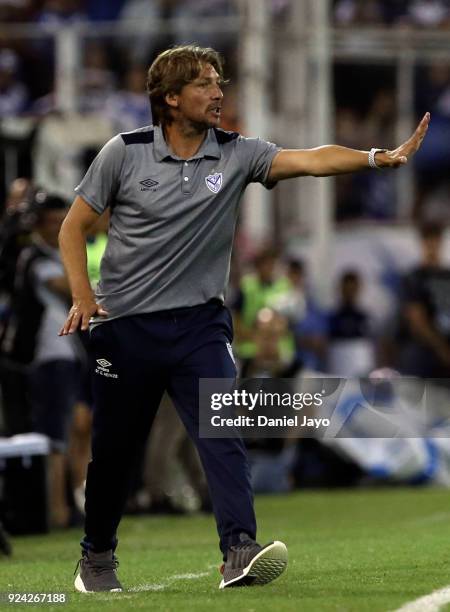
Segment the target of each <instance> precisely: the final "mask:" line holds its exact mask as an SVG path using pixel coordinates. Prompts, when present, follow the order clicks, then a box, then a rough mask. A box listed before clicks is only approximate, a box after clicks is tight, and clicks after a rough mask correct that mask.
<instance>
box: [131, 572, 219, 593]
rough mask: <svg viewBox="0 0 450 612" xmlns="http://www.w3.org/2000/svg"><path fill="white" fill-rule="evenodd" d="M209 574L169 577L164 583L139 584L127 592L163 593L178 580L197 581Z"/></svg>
mask: <svg viewBox="0 0 450 612" xmlns="http://www.w3.org/2000/svg"><path fill="white" fill-rule="evenodd" d="M209 574H210V572H198V573H197V574H175V575H174V576H169V578H167V580H165V581H164V582H161V583H155V584H141V585H139V586H137V587H133V588H131V589H127V590H128V591H133V592H141V591H164V589H167V588H168V587H170V586H171V585H172V584H173V583H174V582H178V581H179V580H198V579H199V578H204V577H205V576H209Z"/></svg>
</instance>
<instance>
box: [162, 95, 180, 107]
mask: <svg viewBox="0 0 450 612" xmlns="http://www.w3.org/2000/svg"><path fill="white" fill-rule="evenodd" d="M165 101H166V104H167V105H168V106H170V107H171V108H178V106H179V96H178V95H177V94H175V93H168V94H166V97H165Z"/></svg>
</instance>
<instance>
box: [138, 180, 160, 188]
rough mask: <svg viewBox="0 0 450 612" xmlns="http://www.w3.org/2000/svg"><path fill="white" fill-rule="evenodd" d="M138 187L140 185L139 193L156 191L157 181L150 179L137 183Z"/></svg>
mask: <svg viewBox="0 0 450 612" xmlns="http://www.w3.org/2000/svg"><path fill="white" fill-rule="evenodd" d="M139 185H142V187H141V191H156V187H157V186H158V185H159V183H158V181H154V180H153V179H151V178H148V179H145V180H144V181H139Z"/></svg>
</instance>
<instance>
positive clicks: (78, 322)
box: [58, 303, 108, 336]
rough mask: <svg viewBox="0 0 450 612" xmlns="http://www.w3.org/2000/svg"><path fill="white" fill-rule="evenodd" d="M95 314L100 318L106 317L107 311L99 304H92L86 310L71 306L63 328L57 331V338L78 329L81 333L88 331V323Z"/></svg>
mask: <svg viewBox="0 0 450 612" xmlns="http://www.w3.org/2000/svg"><path fill="white" fill-rule="evenodd" d="M94 314H97V315H99V316H101V317H107V316H108V311H107V310H105V309H104V308H103V306H100V305H99V304H95V303H94V304H93V305H91V306H90V307H88V308H82V307H77V306H72V308H71V309H70V310H69V314H68V316H67V319H66V321H65V323H64V325H63V327H62V328H61V329H60V330H59V333H58V335H59V336H67V335H68V334H73V333H75V332H76V331H77V329H78V328H80V329H81V330H82V331H86V330H87V329H89V321H90V319H91V317H92V315H94Z"/></svg>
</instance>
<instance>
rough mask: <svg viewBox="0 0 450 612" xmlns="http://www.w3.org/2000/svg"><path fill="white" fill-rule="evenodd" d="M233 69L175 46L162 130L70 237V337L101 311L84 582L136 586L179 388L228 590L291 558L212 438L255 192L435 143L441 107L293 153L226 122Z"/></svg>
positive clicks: (80, 213) (82, 196)
mask: <svg viewBox="0 0 450 612" xmlns="http://www.w3.org/2000/svg"><path fill="white" fill-rule="evenodd" d="M222 74H223V72H222V63H221V60H220V58H219V56H218V54H217V53H216V52H215V51H213V50H212V49H202V48H199V47H194V46H184V47H177V48H174V49H170V50H168V51H165V52H164V53H162V54H160V55H159V56H158V57H157V59H156V60H155V61H154V62H153V64H152V66H151V67H150V69H149V72H148V81H147V87H148V92H149V97H150V103H151V107H152V114H153V119H154V125H153V126H151V127H144V128H141V129H139V130H135V131H134V132H129V133H126V134H119V135H118V136H116V137H115V138H113V139H112V140H110V141H109V142H108V143H107V144H106V145H105V147H104V148H103V149H102V151H101V152H100V153H99V155H98V156H97V158H96V159H95V160H94V162H93V164H92V166H91V167H90V169H89V170H88V172H87V174H86V176H85V178H84V179H83V180H82V182H81V183H80V185H79V186H78V187H77V188H76V192H77V197H76V199H75V201H74V203H73V205H72V208H71V210H70V212H69V214H68V216H67V217H66V220H65V222H64V225H63V227H62V230H61V234H60V245H61V251H62V256H63V261H64V264H65V266H66V269H67V273H68V276H69V279H70V283H71V288H72V294H73V306H72V308H71V309H70V312H69V315H68V318H67V320H66V323H65V325H64V326H63V328H62V329H61V331H60V334H61V335H66V334H71V333H74V332H75V331H76V330H77V329H78V328H79V327H80V328H81V329H87V328H88V326H89V321H90V320H92V330H91V357H92V364H93V365H92V369H93V387H94V400H95V402H94V403H95V410H94V425H93V427H94V431H93V444H92V461H91V463H90V464H89V469H88V476H87V485H86V525H85V531H86V535H85V538H84V540H83V541H82V559H81V560H80V573H79V575H78V576H77V578H76V581H75V586H76V588H77V589H78V590H80V591H84V592H85V591H100V590H106V591H113V590H121V588H122V587H121V585H120V583H119V581H118V580H117V577H116V573H115V570H116V566H117V559H116V557H115V554H114V551H115V548H116V545H117V538H116V530H117V527H118V525H119V522H120V518H121V515H122V511H123V507H124V504H125V500H126V496H127V491H128V481H129V475H130V473H131V471H132V468H133V464H134V461H135V459H136V457H137V456H138V452H139V448H140V446H141V445H142V444H143V443H144V442H145V439H146V438H147V434H148V431H149V428H150V426H151V423H152V420H153V417H154V414H155V412H156V410H157V408H158V406H159V402H160V399H161V396H162V394H163V392H164V391H165V390H166V389H167V391H168V392H169V394H170V395H171V397H172V399H173V400H174V403H175V405H176V406H177V409H178V412H179V414H180V417H181V419H182V420H183V422H184V424H185V426H186V428H187V430H188V431H189V434H190V435H191V436H192V438H193V440H194V442H195V443H196V445H197V448H198V450H199V454H200V458H201V460H202V463H203V466H204V469H205V473H206V476H207V479H208V485H209V488H210V492H211V497H212V501H213V507H214V513H215V517H216V521H217V529H218V532H219V536H220V548H221V550H222V553H223V558H224V565H223V566H222V573H223V579H222V582H221V585H220V586H221V588H223V587H228V586H240V585H252V584H265V583H266V582H269V581H271V580H273V579H275V578H276V577H277V576H279V575H280V574H281V572H282V571H283V570H284V568H285V567H286V564H287V550H286V547H285V545H284V544H283V543H282V542H278V541H275V542H272V543H270V544H268V545H266V546H264V547H261V546H260V545H259V544H257V543H256V541H255V538H256V521H255V516H254V511H253V499H252V492H251V486H250V482H249V471H248V464H247V457H246V452H245V447H244V445H243V443H242V441H241V440H239V439H205V438H200V437H199V432H198V421H199V415H198V382H199V379H200V378H233V377H234V376H235V374H236V370H235V366H234V360H233V356H232V351H231V342H232V324H231V317H230V314H229V312H228V310H227V309H226V308H225V307H224V305H223V298H224V290H225V287H226V284H227V280H228V273H229V266H230V255H231V247H232V241H233V233H234V227H235V224H236V218H237V212H238V205H239V200H240V198H241V196H242V193H243V191H244V190H245V187H246V186H247V185H248V184H249V183H252V182H259V183H262V184H263V185H264V186H266V187H268V188H269V187H271V186H273V185H275V183H276V182H277V181H279V180H281V179H287V178H293V177H297V176H305V175H312V176H329V175H335V174H342V173H347V172H354V171H358V170H365V169H367V168H369V167H372V168H377V167H379V168H382V167H383V168H397V167H399V166H401V165H403V164H405V163H406V162H407V159H408V157H409V156H410V155H412V154H413V153H414V152H415V151H416V150H417V149H418V148H419V146H420V143H421V141H422V139H423V138H424V136H425V133H426V130H427V126H428V122H429V115H428V114H427V115H426V116H425V117H424V118H423V119H422V121H421V122H420V124H419V126H418V128H417V130H416V131H415V133H414V134H413V136H412V137H411V138H410V139H409V140H408V141H407V142H405V143H404V144H403V145H401V146H400V147H398V148H397V149H395V150H393V151H386V150H378V149H372V150H371V151H370V152H367V151H356V150H353V149H348V148H345V147H339V146H336V145H328V146H324V147H319V148H317V149H309V150H300V149H299V150H281V149H280V148H279V147H276V146H275V145H274V144H271V143H268V142H265V141H263V140H261V139H259V138H244V137H242V136H240V135H239V134H236V133H232V132H224V131H222V130H220V129H218V127H217V126H218V124H219V122H220V114H221V107H222V98H223V94H222V91H221V82H222ZM107 207H109V208H110V211H111V224H110V230H109V238H108V245H107V248H106V252H105V255H104V257H103V260H102V264H101V280H100V283H99V286H98V290H97V292H96V294H95V296H94V295H93V293H92V291H91V287H90V285H89V280H88V275H87V270H86V249H85V241H86V234H87V232H88V229H89V227H90V226H91V225H92V224H93V223H94V222H95V220H96V219H97V218H98V215H99V214H101V213H102V212H103V211H104V210H105V209H106V208H107Z"/></svg>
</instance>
